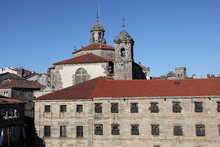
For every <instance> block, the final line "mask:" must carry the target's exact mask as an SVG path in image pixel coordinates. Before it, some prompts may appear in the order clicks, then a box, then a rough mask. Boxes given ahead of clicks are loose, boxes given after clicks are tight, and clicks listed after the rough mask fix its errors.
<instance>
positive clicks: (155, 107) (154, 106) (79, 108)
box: [44, 102, 220, 113]
mask: <svg viewBox="0 0 220 147" xmlns="http://www.w3.org/2000/svg"><path fill="white" fill-rule="evenodd" d="M172 104H173V106H172V109H173V113H181V111H182V106H181V102H173V103H172ZM194 105H195V107H194V108H195V109H194V111H195V112H203V102H194ZM50 109H51V108H50V105H45V108H44V112H50V111H51V110H50ZM149 110H150V112H151V113H159V111H160V109H159V104H158V102H151V103H150V107H149ZM216 110H217V112H220V102H217V109H216ZM66 111H67V106H66V105H60V112H66ZM94 111H95V113H102V103H95V107H94ZM76 112H83V105H76ZM130 112H131V113H138V103H130ZM111 113H119V104H118V103H111Z"/></svg>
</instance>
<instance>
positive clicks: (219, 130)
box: [218, 125, 220, 136]
mask: <svg viewBox="0 0 220 147" xmlns="http://www.w3.org/2000/svg"><path fill="white" fill-rule="evenodd" d="M218 135H219V136H220V125H218Z"/></svg>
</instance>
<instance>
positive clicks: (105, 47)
mask: <svg viewBox="0 0 220 147" xmlns="http://www.w3.org/2000/svg"><path fill="white" fill-rule="evenodd" d="M95 49H101V50H113V51H114V50H115V49H114V48H113V47H111V46H109V45H107V44H103V43H93V44H90V45H88V46H86V47H83V48H81V49H79V50H77V51H75V52H73V53H77V52H79V51H85V50H95Z"/></svg>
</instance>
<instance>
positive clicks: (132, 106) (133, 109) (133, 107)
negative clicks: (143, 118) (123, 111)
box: [130, 103, 138, 113]
mask: <svg viewBox="0 0 220 147" xmlns="http://www.w3.org/2000/svg"><path fill="white" fill-rule="evenodd" d="M130 111H131V113H138V103H131V104H130Z"/></svg>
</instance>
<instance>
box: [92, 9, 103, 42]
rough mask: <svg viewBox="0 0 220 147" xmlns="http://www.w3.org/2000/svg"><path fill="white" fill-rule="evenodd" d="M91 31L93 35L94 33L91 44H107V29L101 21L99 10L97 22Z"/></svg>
mask: <svg viewBox="0 0 220 147" xmlns="http://www.w3.org/2000/svg"><path fill="white" fill-rule="evenodd" d="M90 32H91V35H92V36H91V39H90V43H91V44H93V43H104V44H106V40H105V38H104V33H105V29H104V28H103V27H102V25H101V24H100V23H99V15H98V12H97V16H96V23H95V24H94V26H93V27H92V29H91V30H90Z"/></svg>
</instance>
